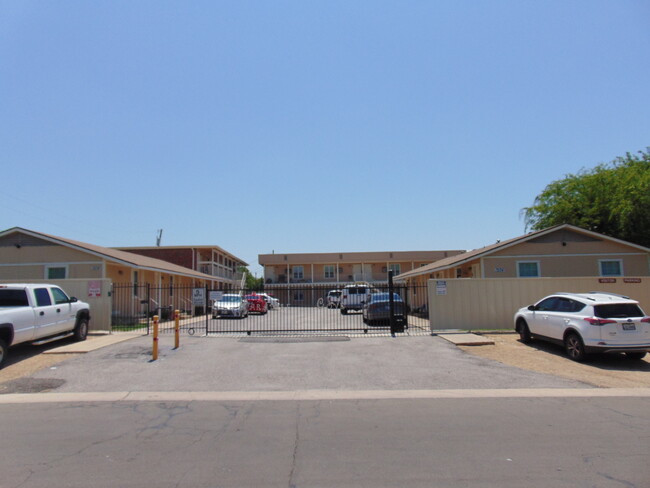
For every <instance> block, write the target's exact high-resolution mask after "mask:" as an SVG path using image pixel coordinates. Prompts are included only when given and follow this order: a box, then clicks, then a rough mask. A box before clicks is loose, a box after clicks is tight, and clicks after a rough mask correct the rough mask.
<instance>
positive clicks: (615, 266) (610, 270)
mask: <svg viewBox="0 0 650 488" xmlns="http://www.w3.org/2000/svg"><path fill="white" fill-rule="evenodd" d="M599 264H600V276H623V261H621V260H620V259H609V260H605V259H601V260H600V261H599Z"/></svg>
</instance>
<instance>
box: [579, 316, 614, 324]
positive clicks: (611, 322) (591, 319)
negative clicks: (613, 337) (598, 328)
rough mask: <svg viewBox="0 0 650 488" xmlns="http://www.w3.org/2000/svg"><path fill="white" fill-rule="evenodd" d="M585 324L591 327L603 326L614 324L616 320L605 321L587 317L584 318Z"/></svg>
mask: <svg viewBox="0 0 650 488" xmlns="http://www.w3.org/2000/svg"><path fill="white" fill-rule="evenodd" d="M585 320H586V321H587V322H589V323H590V324H591V325H605V324H615V323H616V320H607V319H597V318H595V317H594V318H592V317H587V318H585Z"/></svg>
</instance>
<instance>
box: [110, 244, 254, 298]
mask: <svg viewBox="0 0 650 488" xmlns="http://www.w3.org/2000/svg"><path fill="white" fill-rule="evenodd" d="M117 249H119V250H120V251H126V252H130V253H134V254H139V255H141V256H147V257H150V258H155V259H160V260H162V261H167V262H169V263H172V264H176V265H178V266H183V267H185V268H189V269H193V270H194V271H198V272H199V273H202V274H206V275H209V276H212V277H213V283H214V285H215V287H216V288H218V289H220V290H228V289H232V288H236V287H238V286H240V283H241V279H242V273H241V272H240V271H239V268H240V267H245V266H248V263H246V262H245V261H244V260H242V259H240V258H238V257H237V256H235V255H234V254H232V253H229V252H228V251H225V250H224V249H222V248H220V247H219V246H155V247H120V248H117Z"/></svg>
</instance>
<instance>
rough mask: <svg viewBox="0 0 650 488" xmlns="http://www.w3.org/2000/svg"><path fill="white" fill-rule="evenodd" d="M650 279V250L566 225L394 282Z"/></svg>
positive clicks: (451, 259)
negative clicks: (594, 278) (566, 278)
mask: <svg viewBox="0 0 650 488" xmlns="http://www.w3.org/2000/svg"><path fill="white" fill-rule="evenodd" d="M626 276H628V277H634V276H650V249H648V248H646V247H643V246H639V245H637V244H633V243H630V242H625V241H621V240H620V239H615V238H613V237H609V236H606V235H603V234H599V233H597V232H592V231H588V230H585V229H581V228H579V227H575V226H572V225H568V224H564V225H558V226H555V227H550V228H547V229H544V230H541V231H537V232H532V233H530V234H526V235H523V236H520V237H515V238H514V239H509V240H507V241H502V242H497V243H495V244H492V245H490V246H486V247H483V248H480V249H475V250H472V251H468V252H466V253H463V254H458V255H454V256H450V257H447V258H444V259H441V260H438V261H436V262H433V263H431V264H428V265H426V266H423V267H421V268H417V269H412V270H409V271H405V272H403V273H402V274H400V275H399V276H398V277H397V279H399V280H403V281H406V282H408V283H419V284H424V283H426V282H427V280H430V279H443V280H444V279H455V278H536V277H601V278H605V279H606V278H616V277H626Z"/></svg>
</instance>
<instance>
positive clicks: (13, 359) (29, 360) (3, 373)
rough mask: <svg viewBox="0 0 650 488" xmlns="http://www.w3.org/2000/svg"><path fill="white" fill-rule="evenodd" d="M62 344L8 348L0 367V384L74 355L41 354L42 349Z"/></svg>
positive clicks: (60, 342)
mask: <svg viewBox="0 0 650 488" xmlns="http://www.w3.org/2000/svg"><path fill="white" fill-rule="evenodd" d="M62 344H65V341H59V342H57V343H50V344H44V345H42V346H32V345H29V344H21V345H19V346H16V347H12V348H11V349H9V356H8V357H7V360H6V362H5V365H4V367H3V368H2V369H0V384H2V383H6V382H8V381H12V380H15V379H17V378H23V377H25V376H31V375H33V374H34V373H36V372H38V371H40V370H42V369H45V368H51V367H53V366H55V365H56V364H57V363H60V362H61V361H65V360H66V359H69V358H70V357H74V356H75V355H74V354H42V353H43V352H44V351H47V350H48V349H52V348H55V347H59V346H61V345H62Z"/></svg>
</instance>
